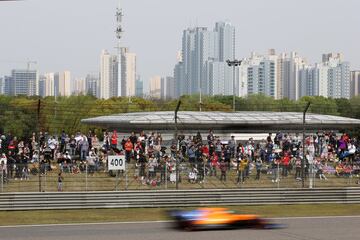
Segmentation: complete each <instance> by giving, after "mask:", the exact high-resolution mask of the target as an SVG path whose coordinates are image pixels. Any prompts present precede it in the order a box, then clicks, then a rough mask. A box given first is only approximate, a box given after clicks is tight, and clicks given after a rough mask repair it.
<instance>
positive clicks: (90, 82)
mask: <svg viewBox="0 0 360 240" xmlns="http://www.w3.org/2000/svg"><path fill="white" fill-rule="evenodd" d="M85 93H86V94H87V95H91V96H94V97H99V74H88V75H87V76H86V78H85Z"/></svg>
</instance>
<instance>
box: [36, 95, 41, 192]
mask: <svg viewBox="0 0 360 240" xmlns="http://www.w3.org/2000/svg"><path fill="white" fill-rule="evenodd" d="M40 109H41V100H40V99H39V100H38V108H37V121H38V122H37V124H38V132H40V130H41V126H40ZM39 140H40V136H39V139H38V141H39ZM38 146H39V147H38V149H37V150H38V151H39V152H38V164H39V172H38V174H39V192H41V161H40V148H41V146H40V141H39V145H38Z"/></svg>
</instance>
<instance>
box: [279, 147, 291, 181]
mask: <svg viewBox="0 0 360 240" xmlns="http://www.w3.org/2000/svg"><path fill="white" fill-rule="evenodd" d="M281 165H282V174H281V175H282V176H283V177H287V176H288V171H289V165H290V156H289V154H288V153H285V155H284V157H283V158H282V162H281Z"/></svg>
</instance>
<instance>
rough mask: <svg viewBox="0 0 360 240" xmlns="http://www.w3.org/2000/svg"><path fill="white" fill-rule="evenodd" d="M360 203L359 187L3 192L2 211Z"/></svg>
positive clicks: (0, 204)
mask: <svg viewBox="0 0 360 240" xmlns="http://www.w3.org/2000/svg"><path fill="white" fill-rule="evenodd" d="M319 203H341V204H350V203H354V204H358V203H360V188H325V189H249V190H247V189H231V190H221V189H214V190H212V191H208V190H201V189H198V190H179V191H171V190H159V191H121V192H66V193H1V194H0V210H6V211H11V210H37V209H39V210H44V209H93V208H106V209H109V208H159V207H168V208H173V207H174V208H176V207H193V206H232V205H271V204H319Z"/></svg>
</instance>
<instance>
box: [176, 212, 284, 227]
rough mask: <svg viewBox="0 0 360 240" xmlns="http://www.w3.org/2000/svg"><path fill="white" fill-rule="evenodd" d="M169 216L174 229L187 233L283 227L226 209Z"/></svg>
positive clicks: (178, 213)
mask: <svg viewBox="0 0 360 240" xmlns="http://www.w3.org/2000/svg"><path fill="white" fill-rule="evenodd" d="M169 214H170V216H171V217H172V218H173V219H174V220H175V221H174V223H175V227H176V228H180V229H185V230H188V231H191V230H206V229H208V230H209V229H237V228H258V229H275V228H283V227H284V226H282V225H279V224H273V223H270V222H269V221H268V220H265V219H263V218H260V217H259V216H257V215H252V214H237V213H235V212H234V211H231V210H229V209H227V208H199V209H196V210H191V211H180V210H173V211H170V212H169Z"/></svg>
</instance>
